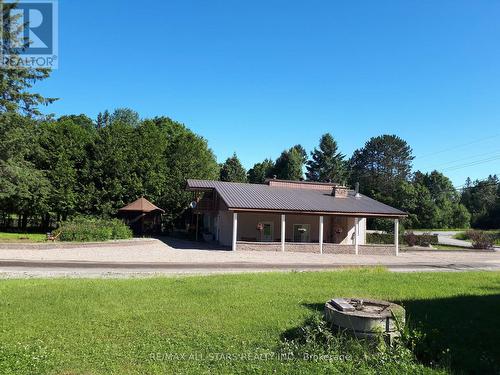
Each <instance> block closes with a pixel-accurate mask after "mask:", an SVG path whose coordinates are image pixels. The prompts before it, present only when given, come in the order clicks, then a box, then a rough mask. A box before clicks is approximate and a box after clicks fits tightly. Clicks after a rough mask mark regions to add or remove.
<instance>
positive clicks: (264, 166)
mask: <svg viewBox="0 0 500 375" xmlns="http://www.w3.org/2000/svg"><path fill="white" fill-rule="evenodd" d="M273 173H274V163H273V161H272V160H271V159H265V160H264V161H263V162H261V163H256V164H254V166H253V167H252V168H250V169H249V170H248V182H250V183H253V184H262V183H264V181H265V180H266V178H271V177H272V176H273Z"/></svg>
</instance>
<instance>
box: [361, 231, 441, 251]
mask: <svg viewBox="0 0 500 375" xmlns="http://www.w3.org/2000/svg"><path fill="white" fill-rule="evenodd" d="M366 242H367V243H371V244H382V245H392V244H393V243H394V235H393V234H389V233H367V234H366ZM399 242H400V243H405V244H407V245H408V246H422V247H429V246H430V245H437V244H438V236H437V235H434V234H430V233H424V234H415V233H413V232H409V233H406V234H405V235H403V236H399Z"/></svg>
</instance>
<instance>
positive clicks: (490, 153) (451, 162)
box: [424, 150, 500, 168]
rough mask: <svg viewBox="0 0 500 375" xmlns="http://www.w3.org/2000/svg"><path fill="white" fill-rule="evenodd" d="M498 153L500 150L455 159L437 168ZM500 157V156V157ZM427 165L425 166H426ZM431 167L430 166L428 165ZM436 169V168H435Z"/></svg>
mask: <svg viewBox="0 0 500 375" xmlns="http://www.w3.org/2000/svg"><path fill="white" fill-rule="evenodd" d="M498 152H500V150H494V151H489V152H483V153H481V154H476V155H471V156H467V157H465V158H459V159H455V160H452V161H448V162H446V163H443V164H438V165H437V167H441V166H445V165H449V164H453V163H456V162H457V161H462V160H469V159H472V158H477V157H480V156H486V155H492V154H497V153H498ZM498 156H500V154H499V155H498ZM424 165H425V164H424ZM427 165H429V164H427ZM434 168H436V167H434Z"/></svg>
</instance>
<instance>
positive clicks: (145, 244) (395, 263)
mask: <svg viewBox="0 0 500 375" xmlns="http://www.w3.org/2000/svg"><path fill="white" fill-rule="evenodd" d="M2 247H3V246H2ZM377 265H380V266H386V267H388V268H389V269H391V270H394V271H417V270H479V269H481V270H482V269H485V270H500V253H498V252H477V251H474V252H473V251H458V252H455V251H435V250H434V251H408V252H406V251H403V252H401V254H400V256H399V257H395V256H382V255H358V256H355V255H339V254H309V253H292V252H285V253H281V252H256V251H236V252H233V251H229V250H226V249H223V248H219V247H208V248H206V247H203V246H202V244H200V243H193V242H187V241H178V240H171V239H167V240H166V241H160V240H136V241H123V242H114V243H101V244H85V245H81V246H75V244H71V246H70V247H66V246H64V245H61V244H56V245H47V246H41V245H38V246H32V247H31V248H30V247H29V246H23V248H18V249H13V248H0V276H3V277H52V276H67V277H130V276H149V275H167V274H200V273H201V274H205V273H221V272H223V273H231V272H249V271H251V272H256V271H269V270H288V271H290V270H327V269H334V268H339V267H359V266H377Z"/></svg>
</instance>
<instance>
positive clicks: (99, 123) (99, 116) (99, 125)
mask: <svg viewBox="0 0 500 375" xmlns="http://www.w3.org/2000/svg"><path fill="white" fill-rule="evenodd" d="M103 126H104V119H103V118H102V113H101V112H99V113H98V114H97V121H96V128H97V129H102V128H103Z"/></svg>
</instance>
